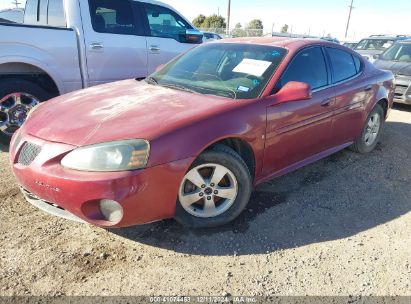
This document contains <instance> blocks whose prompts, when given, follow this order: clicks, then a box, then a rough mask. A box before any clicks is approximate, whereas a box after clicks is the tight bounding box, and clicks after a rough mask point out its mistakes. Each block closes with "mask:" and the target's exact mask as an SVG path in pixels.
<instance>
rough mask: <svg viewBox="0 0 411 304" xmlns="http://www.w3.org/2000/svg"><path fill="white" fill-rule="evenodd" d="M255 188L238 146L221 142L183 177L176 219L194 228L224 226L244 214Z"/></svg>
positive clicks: (200, 157) (198, 159) (203, 155)
mask: <svg viewBox="0 0 411 304" xmlns="http://www.w3.org/2000/svg"><path fill="white" fill-rule="evenodd" d="M197 173H199V175H198V174H197ZM251 192H252V183H251V175H250V172H249V170H248V168H247V165H246V164H245V163H244V160H243V159H242V158H241V157H240V156H239V155H238V154H237V153H236V152H235V151H234V150H232V149H230V148H228V147H226V146H223V145H218V146H216V147H214V148H212V149H211V150H208V151H206V152H204V153H203V154H201V155H200V156H199V157H198V158H197V159H196V160H195V161H194V163H193V164H192V166H191V167H190V169H189V171H188V172H187V173H186V175H185V177H184V178H183V181H182V183H181V187H180V190H179V195H178V201H177V207H176V214H175V219H176V220H177V221H178V222H179V223H180V224H182V225H184V226H186V227H190V228H211V227H218V226H222V225H224V224H227V223H229V222H231V221H233V220H234V219H235V218H237V217H238V216H239V215H240V213H241V212H242V211H243V210H244V208H245V207H246V206H247V204H248V202H249V200H250V196H251ZM219 195H221V197H220V196H219Z"/></svg>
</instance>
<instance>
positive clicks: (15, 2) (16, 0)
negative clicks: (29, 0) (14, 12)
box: [12, 0, 21, 8]
mask: <svg viewBox="0 0 411 304" xmlns="http://www.w3.org/2000/svg"><path fill="white" fill-rule="evenodd" d="M12 4H14V5H15V6H16V8H19V5H20V4H21V3H20V2H18V0H14V1H13V2H12Z"/></svg>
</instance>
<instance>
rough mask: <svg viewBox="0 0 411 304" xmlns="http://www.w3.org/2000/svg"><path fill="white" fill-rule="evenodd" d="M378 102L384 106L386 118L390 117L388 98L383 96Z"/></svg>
mask: <svg viewBox="0 0 411 304" xmlns="http://www.w3.org/2000/svg"><path fill="white" fill-rule="evenodd" d="M376 104H379V105H381V106H382V108H383V110H384V117H385V119H387V118H388V108H389V104H388V98H382V99H380V100H378V101H377V103H376Z"/></svg>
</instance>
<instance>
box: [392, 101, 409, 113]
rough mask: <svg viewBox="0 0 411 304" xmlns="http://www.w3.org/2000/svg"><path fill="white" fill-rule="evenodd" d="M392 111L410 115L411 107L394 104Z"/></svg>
mask: <svg viewBox="0 0 411 304" xmlns="http://www.w3.org/2000/svg"><path fill="white" fill-rule="evenodd" d="M393 109H394V110H398V111H402V112H410V113H411V105H406V104H401V103H394V107H393Z"/></svg>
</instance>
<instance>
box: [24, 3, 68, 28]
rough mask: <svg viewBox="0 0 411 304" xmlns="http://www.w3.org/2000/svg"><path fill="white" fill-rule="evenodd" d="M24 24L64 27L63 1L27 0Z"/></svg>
mask: <svg viewBox="0 0 411 304" xmlns="http://www.w3.org/2000/svg"><path fill="white" fill-rule="evenodd" d="M24 23H25V24H32V25H48V26H53V27H66V18H65V14H64V7H63V0H27V2H26V10H25V13H24Z"/></svg>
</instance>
